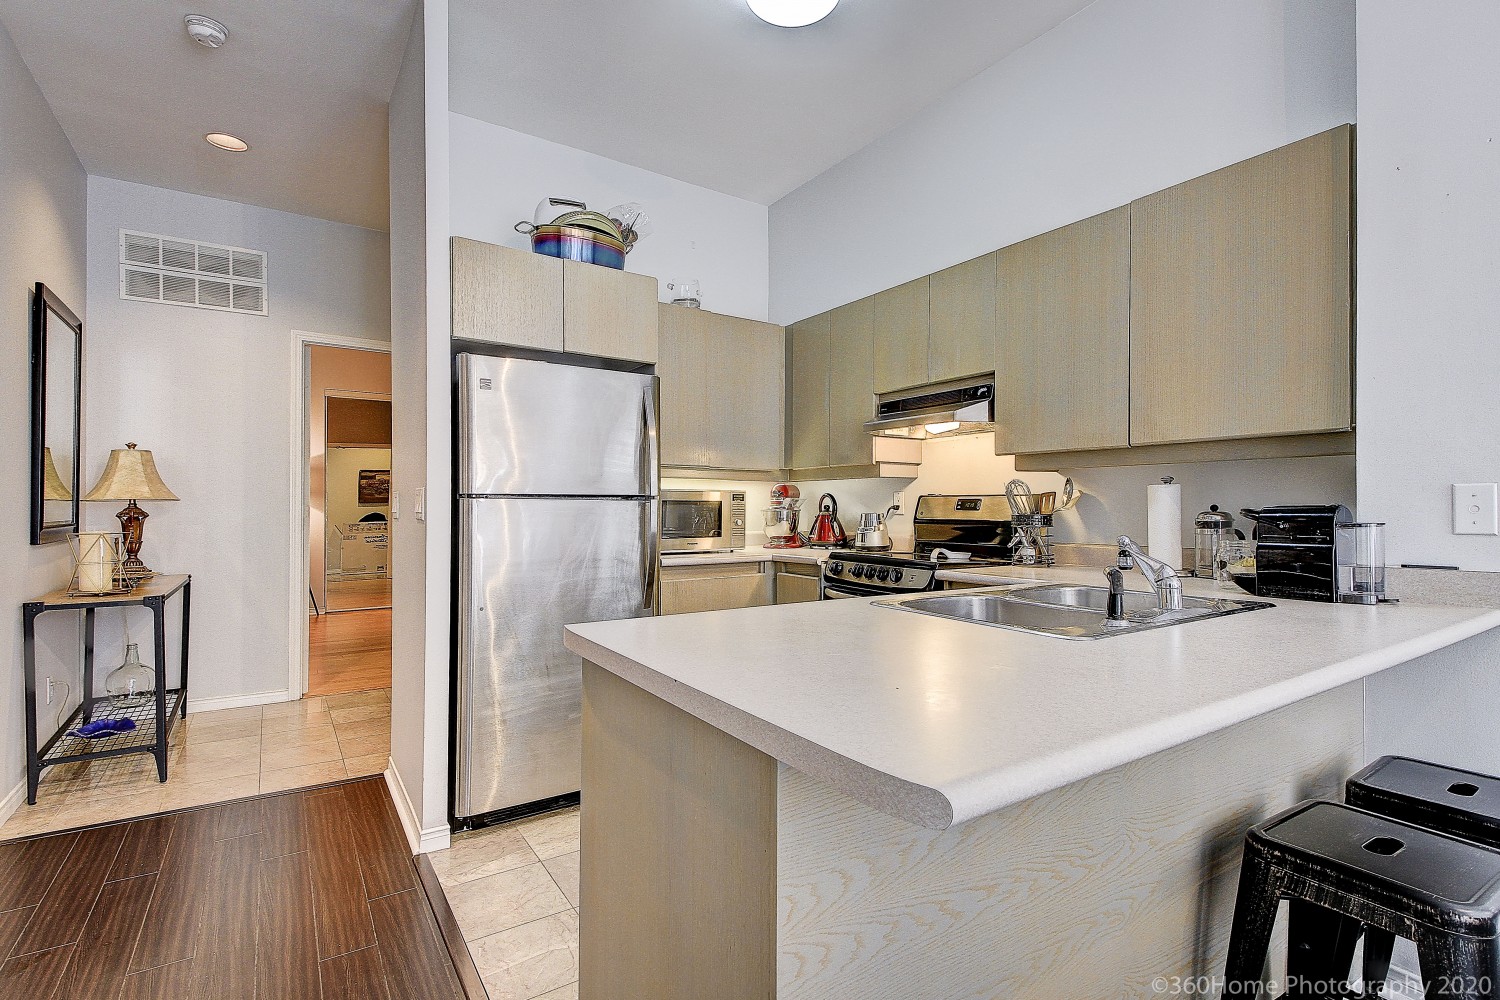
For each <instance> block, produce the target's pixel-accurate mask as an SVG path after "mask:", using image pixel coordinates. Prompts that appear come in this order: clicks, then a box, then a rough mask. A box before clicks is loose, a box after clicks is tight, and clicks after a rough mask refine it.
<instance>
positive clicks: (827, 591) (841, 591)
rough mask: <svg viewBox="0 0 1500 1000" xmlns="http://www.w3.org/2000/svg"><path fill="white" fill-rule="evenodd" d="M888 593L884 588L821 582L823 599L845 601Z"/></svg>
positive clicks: (882, 595) (881, 595)
mask: <svg viewBox="0 0 1500 1000" xmlns="http://www.w3.org/2000/svg"><path fill="white" fill-rule="evenodd" d="M889 596H890V594H889V593H887V592H886V591H884V590H873V589H869V588H866V587H858V586H855V585H853V584H848V583H825V584H823V600H825V601H845V600H851V599H853V598H860V597H889Z"/></svg>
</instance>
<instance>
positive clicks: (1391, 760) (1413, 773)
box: [1344, 757, 1500, 997]
mask: <svg viewBox="0 0 1500 1000" xmlns="http://www.w3.org/2000/svg"><path fill="white" fill-rule="evenodd" d="M1344 801H1346V802H1348V803H1349V804H1350V805H1351V806H1358V807H1359V808H1361V809H1368V810H1369V811H1370V812H1376V813H1380V814H1381V815H1382V816H1389V817H1391V818H1392V819H1399V820H1401V821H1402V822H1404V823H1412V824H1415V825H1416V826H1422V827H1426V828H1427V829H1429V830H1436V831H1438V832H1439V833H1446V834H1449V835H1450V836H1454V837H1462V838H1464V839H1465V840H1472V841H1474V842H1475V843H1476V844H1483V845H1485V846H1486V847H1493V848H1497V849H1500V778H1496V777H1494V776H1493V775H1489V774H1480V773H1478V772H1477V771H1465V770H1462V769H1460V768H1456V767H1445V766H1443V765H1441V764H1433V763H1429V762H1428V761H1425V760H1416V759H1415V758H1412V757H1381V758H1380V759H1379V760H1377V761H1375V762H1374V763H1373V764H1371V765H1370V766H1369V767H1367V768H1365V769H1364V770H1363V771H1360V772H1359V773H1358V774H1356V775H1355V776H1354V777H1352V778H1350V779H1349V780H1348V782H1346V783H1345V785H1344ZM1395 944H1396V936H1395V935H1394V934H1390V933H1388V932H1387V931H1383V930H1381V929H1379V928H1375V927H1371V928H1367V929H1366V932H1365V952H1364V960H1363V965H1364V974H1363V979H1364V983H1365V996H1367V997H1375V996H1379V995H1380V989H1381V987H1382V986H1383V985H1384V984H1385V980H1386V976H1388V975H1389V974H1390V971H1391V952H1392V950H1393V949H1394V947H1395Z"/></svg>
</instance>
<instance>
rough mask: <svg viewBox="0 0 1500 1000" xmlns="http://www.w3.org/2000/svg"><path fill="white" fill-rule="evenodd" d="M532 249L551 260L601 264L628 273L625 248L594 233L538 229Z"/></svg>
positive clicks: (565, 227) (608, 238) (538, 227)
mask: <svg viewBox="0 0 1500 1000" xmlns="http://www.w3.org/2000/svg"><path fill="white" fill-rule="evenodd" d="M531 249H532V250H533V251H535V252H536V253H540V254H546V255H547V256H548V257H562V258H564V259H565V260H577V261H582V262H583V263H585V264H599V265H602V266H604V267H612V268H614V269H615V270H617V271H622V270H624V269H625V245H624V244H623V243H621V242H620V241H619V240H616V239H613V238H611V237H609V236H606V235H605V234H603V233H600V232H596V231H594V230H592V229H579V228H577V227H575V226H537V227H536V230H535V232H533V233H532V234H531Z"/></svg>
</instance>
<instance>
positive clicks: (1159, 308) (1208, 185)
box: [1130, 125, 1353, 445]
mask: <svg viewBox="0 0 1500 1000" xmlns="http://www.w3.org/2000/svg"><path fill="white" fill-rule="evenodd" d="M1352 150H1353V126H1349V125H1343V126H1340V127H1338V128H1335V129H1332V130H1330V131H1327V132H1323V133H1321V134H1319V135H1315V136H1312V137H1310V138H1308V139H1303V140H1302V141H1300V142H1294V143H1292V144H1291V145H1289V146H1283V147H1282V148H1280V149H1276V150H1272V151H1271V152H1269V153H1265V154H1262V155H1261V156H1257V157H1255V158H1254V159H1250V160H1246V161H1244V162H1243V163H1236V164H1234V165H1233V166H1229V167H1225V168H1224V169H1222V170H1218V171H1215V172H1214V173H1211V174H1208V175H1206V176H1204V177H1199V178H1196V179H1194V180H1191V181H1187V182H1186V183H1183V184H1178V185H1177V186H1176V187H1171V188H1168V189H1167V190H1165V191H1160V192H1157V193H1156V194H1153V195H1148V196H1147V197H1145V198H1141V199H1139V200H1137V201H1135V202H1132V203H1131V206H1130V226H1131V238H1130V239H1131V246H1130V267H1131V296H1130V443H1131V444H1132V445H1152V444H1171V443H1176V442H1185V441H1209V440H1219V439H1228V438H1253V437H1267V436H1273V435H1285V434H1307V433H1320V432H1329V431H1343V430H1347V429H1348V428H1350V427H1352V426H1353V409H1352V388H1351V382H1350V376H1351V371H1352V347H1353V322H1352V321H1353V313H1352V302H1351V292H1352V285H1353V270H1352V249H1351V246H1352V240H1351V236H1352V229H1351V225H1350V215H1351V204H1352V198H1351V184H1352V174H1351V169H1350V163H1351V156H1352Z"/></svg>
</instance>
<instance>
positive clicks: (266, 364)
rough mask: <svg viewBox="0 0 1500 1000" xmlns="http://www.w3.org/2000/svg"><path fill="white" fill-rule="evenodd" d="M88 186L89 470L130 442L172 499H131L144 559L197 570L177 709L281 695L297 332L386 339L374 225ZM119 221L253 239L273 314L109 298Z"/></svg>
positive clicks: (239, 242)
mask: <svg viewBox="0 0 1500 1000" xmlns="http://www.w3.org/2000/svg"><path fill="white" fill-rule="evenodd" d="M88 188H89V206H88V208H89V210H88V230H89V233H88V286H89V294H88V300H89V317H90V326H91V327H92V329H91V331H90V334H89V351H88V353H89V359H88V379H89V391H88V393H87V408H86V409H87V414H88V418H87V419H88V421H89V425H90V428H91V433H90V436H89V445H88V447H87V449H85V460H84V464H83V469H84V479H85V481H86V482H87V483H90V484H91V483H92V482H93V481H94V480H95V479H97V477H98V475H99V473H100V472H101V471H102V470H103V467H104V461H105V459H106V458H108V456H109V451H110V449H111V448H119V447H123V446H124V444H125V442H127V441H137V442H139V443H140V446H141V447H142V448H146V449H149V450H151V451H152V452H153V454H154V456H155V458H156V463H157V468H158V469H159V470H160V472H161V475H162V478H163V479H164V480H165V482H166V483H167V485H168V486H170V487H171V488H172V490H173V491H174V492H175V493H176V494H177V495H178V496H179V497H180V498H181V502H179V503H155V504H153V503H146V504H145V505H144V506H145V507H146V509H147V511H148V512H149V514H150V515H151V520H150V521H149V522H148V523H147V526H146V543H145V547H144V549H143V551H142V557H143V558H144V559H145V561H146V564H147V565H149V566H151V567H153V568H154V569H157V570H161V571H163V572H174V571H175V572H188V573H192V574H193V585H194V586H193V597H194V609H193V650H194V652H193V659H192V667H193V676H192V683H191V691H190V694H189V704H190V706H191V705H192V703H193V701H198V702H199V703H200V705H201V704H202V702H203V701H204V700H205V699H208V700H209V701H210V704H212V703H213V701H217V700H219V699H226V700H230V702H231V703H232V702H233V701H235V700H242V699H250V700H264V701H272V700H282V699H285V698H287V697H289V695H288V687H287V679H288V663H289V656H290V655H291V650H290V649H289V648H288V629H287V615H288V608H289V607H290V606H291V605H292V603H293V601H294V595H293V593H292V592H293V590H294V589H295V587H296V584H295V583H294V582H293V581H294V580H296V579H297V577H298V576H299V573H298V572H297V565H296V563H294V562H293V557H292V554H291V549H290V546H291V529H290V510H291V506H290V505H291V494H292V475H291V463H292V455H293V453H294V451H293V449H294V444H293V442H294V440H296V439H297V437H296V435H294V431H293V427H292V398H293V384H294V379H296V377H297V373H296V372H295V371H294V365H293V360H292V348H291V344H292V331H293V330H306V331H312V332H316V333H328V334H340V335H344V336H350V337H361V338H365V339H372V340H388V339H389V337H390V301H389V290H388V288H389V279H388V270H387V268H388V255H389V249H388V243H387V239H386V236H385V234H384V233H377V232H372V231H371V230H368V229H360V228H357V227H355V226H349V225H344V224H341V223H336V222H326V221H323V220H320V219H310V218H306V217H304V216H298V215H290V214H287V213H285V212H275V211H271V210H269V209H263V208H255V207H252V206H249V205H241V204H238V203H235V202H228V201H221V200H219V199H216V198H206V197H202V196H200V195H189V194H183V193H181V192H177V191H167V190H164V189H162V188H153V187H147V186H145V185H141V184H132V183H128V182H125V181H118V180H112V179H110V178H106V177H91V178H89V182H88ZM120 229H138V230H144V231H146V232H151V233H162V234H166V235H170V236H181V237H185V238H187V239H196V240H204V241H207V242H211V243H227V244H232V245H234V246H243V247H250V248H253V249H257V250H265V251H266V252H267V254H268V255H269V257H268V269H267V274H268V278H269V283H270V295H269V298H270V315H269V316H263V317H262V316H241V315H235V314H231V313H220V312H210V311H205V310H201V309H188V308H184V307H181V306H170V305H161V304H156V303H149V302H127V301H124V300H122V299H121V298H120V292H119V263H118V261H119V250H118V242H119V230H120ZM299 391H300V388H299ZM86 507H88V508H89V509H88V510H87V511H86V514H85V516H86V519H87V520H88V522H89V523H90V524H92V525H93V526H95V527H98V528H110V527H112V526H115V525H116V524H117V522H116V521H115V520H114V517H113V515H114V511H115V508H114V506H113V505H110V504H88V505H86ZM298 558H299V559H300V556H299V557H298ZM303 606H305V600H304V602H303ZM132 614H133V615H136V616H137V617H134V618H132V625H131V627H132V630H133V631H134V632H135V634H136V635H137V636H140V635H144V634H146V628H147V624H148V622H149V618H147V617H145V615H144V612H140V611H137V612H133V613H132ZM112 624H117V623H113V622H111V620H110V616H107V615H106V616H104V617H103V619H102V620H101V622H100V628H101V634H100V647H101V648H100V656H101V658H102V659H103V661H104V662H105V663H106V664H107V663H108V662H109V661H110V660H111V659H115V653H116V652H118V650H117V649H115V648H113V647H112V646H111V643H114V644H115V645H116V646H117V645H118V642H119V637H118V632H117V631H113V630H111V628H110V626H111V625H112ZM298 694H300V692H298ZM291 697H295V695H292V696H291Z"/></svg>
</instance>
